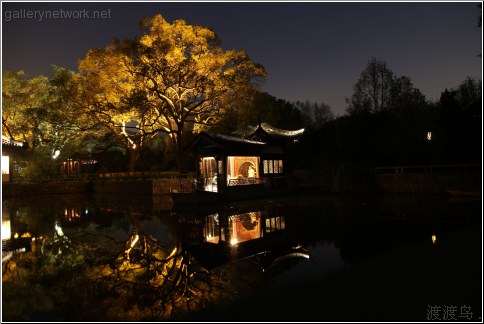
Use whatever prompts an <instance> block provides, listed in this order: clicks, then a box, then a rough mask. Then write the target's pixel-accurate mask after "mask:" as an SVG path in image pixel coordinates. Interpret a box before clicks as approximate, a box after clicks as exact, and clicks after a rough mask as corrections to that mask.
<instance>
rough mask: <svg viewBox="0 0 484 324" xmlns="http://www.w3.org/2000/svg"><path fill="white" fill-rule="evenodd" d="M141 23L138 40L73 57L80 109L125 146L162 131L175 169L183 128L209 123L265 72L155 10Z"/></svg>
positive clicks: (204, 31)
mask: <svg viewBox="0 0 484 324" xmlns="http://www.w3.org/2000/svg"><path fill="white" fill-rule="evenodd" d="M143 28H144V33H143V35H142V36H141V37H140V39H139V40H128V41H124V42H113V43H112V44H111V45H109V46H108V47H106V49H104V50H99V49H98V50H91V51H89V53H88V54H87V56H86V58H85V59H84V60H82V61H81V62H80V65H79V70H80V72H81V74H82V75H83V76H84V77H85V80H86V83H85V86H86V91H87V93H88V94H89V95H88V97H89V98H91V100H90V101H89V108H88V111H89V113H90V114H92V116H96V118H98V119H99V120H100V121H101V122H102V123H104V124H105V125H107V126H109V127H110V129H112V130H115V131H117V133H118V134H122V135H124V137H125V142H126V144H127V146H128V145H131V148H132V149H136V148H138V149H139V146H140V145H141V144H142V143H144V142H146V140H147V139H149V138H151V137H153V136H154V135H156V134H158V133H160V132H163V133H166V134H168V135H170V137H171V138H172V141H173V144H174V145H175V147H176V150H177V159H178V163H179V168H180V169H182V167H183V166H182V161H183V145H184V144H185V143H184V138H185V133H186V132H187V131H194V132H198V131H200V130H201V129H203V128H204V127H205V126H207V125H213V124H216V123H217V122H218V121H219V120H220V117H221V116H222V115H223V114H224V112H225V111H227V110H228V109H230V108H231V107H233V104H234V102H235V101H236V100H238V98H241V97H244V96H246V95H247V93H248V91H249V90H250V89H251V88H252V87H253V86H254V82H255V81H256V80H257V79H258V78H261V77H264V76H265V70H264V68H263V67H262V66H260V65H257V64H255V63H253V62H252V61H251V60H250V59H249V58H248V56H247V55H246V54H245V52H244V51H243V50H239V51H236V50H228V51H224V50H223V49H222V48H221V47H220V46H219V44H218V39H217V37H216V35H215V33H214V32H213V31H212V30H210V29H208V28H205V27H200V26H192V25H188V24H187V23H186V22H185V21H183V20H177V21H175V22H173V23H172V24H170V23H168V22H167V21H166V20H165V19H164V18H163V17H162V16H160V15H157V16H155V17H153V18H151V19H148V20H146V21H144V22H143ZM130 121H134V122H133V124H132V125H130V128H128V127H126V123H128V122H130ZM129 129H131V130H132V133H129V132H128V130H129ZM134 145H136V148H134V147H133V146H134ZM133 158H134V159H135V158H136V156H134V157H133ZM130 169H131V170H132V168H130Z"/></svg>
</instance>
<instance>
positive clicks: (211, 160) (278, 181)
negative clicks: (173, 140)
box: [188, 123, 304, 193]
mask: <svg viewBox="0 0 484 324" xmlns="http://www.w3.org/2000/svg"><path fill="white" fill-rule="evenodd" d="M303 132H304V129H300V130H296V131H287V130H282V129H278V128H275V127H273V126H270V125H268V124H266V123H262V124H260V125H259V126H257V127H253V126H249V127H247V128H246V129H243V130H240V131H237V132H234V133H233V134H232V135H223V134H218V133H208V132H201V133H200V134H199V135H198V136H197V137H196V138H195V139H194V140H193V142H192V143H191V144H190V146H189V147H188V149H189V150H192V151H194V152H195V153H196V157H197V175H198V181H197V190H200V191H211V192H221V193H224V192H230V191H240V190H242V189H241V188H245V189H249V188H283V187H285V178H284V170H285V168H284V163H285V162H284V148H285V146H286V145H287V144H288V143H290V142H294V141H297V139H298V138H299V137H300V136H301V135H302V134H303Z"/></svg>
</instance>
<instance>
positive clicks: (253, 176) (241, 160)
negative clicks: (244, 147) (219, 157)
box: [227, 156, 265, 186]
mask: <svg viewBox="0 0 484 324" xmlns="http://www.w3.org/2000/svg"><path fill="white" fill-rule="evenodd" d="M264 167H265V165H264ZM259 178H260V172H259V157H258V156H229V157H227V185H228V186H238V185H250V184H257V183H260V181H259V180H258V179H259Z"/></svg>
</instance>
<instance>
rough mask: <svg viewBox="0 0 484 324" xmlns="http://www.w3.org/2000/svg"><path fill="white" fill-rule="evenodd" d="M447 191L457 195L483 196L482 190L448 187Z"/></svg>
mask: <svg viewBox="0 0 484 324" xmlns="http://www.w3.org/2000/svg"><path fill="white" fill-rule="evenodd" d="M446 191H447V193H449V194H450V195H452V196H457V197H482V192H481V191H470V190H455V189H446Z"/></svg>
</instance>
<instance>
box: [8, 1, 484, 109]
mask: <svg viewBox="0 0 484 324" xmlns="http://www.w3.org/2000/svg"><path fill="white" fill-rule="evenodd" d="M477 4H478V2H464V3H459V2H433V3H419V2H411V3H403V2H401V3H398V2H397V3H390V2H386V3H378V2H377V3H375V2H372V3H365V2H362V3H354V2H353V3H344V2H336V3H334V2H333V3H325V2H311V3H307V2H306V3H298V2H290V3H284V2H272V3H267V2H266V3H257V2H239V3H230V2H223V3H217V2H215V3H214V2H211V3H203V2H199V3H193V2H190V3H187V2H185V3H176V2H171V3H166V2H158V3H151V2H150V3H146V2H141V3H136V2H130V3H119V2H116V3H114V2H113V3H109V2H104V3H93V2H85V3H83V2H80V3H63V2H57V3H13V2H2V68H3V69H8V70H24V71H25V72H26V73H27V74H28V75H29V76H33V75H36V74H49V71H50V66H51V64H55V65H59V66H63V67H67V68H69V69H72V70H77V62H78V60H79V59H81V58H83V57H84V56H85V54H86V52H87V51H88V50H89V49H90V48H94V47H105V46H106V45H107V44H108V43H109V42H110V40H111V39H112V38H113V37H116V38H120V39H122V38H125V37H129V38H132V37H135V36H137V35H139V33H140V30H139V27H138V26H139V24H138V23H139V21H140V20H141V19H143V18H147V17H151V16H153V15H155V14H158V13H159V14H161V15H162V16H164V17H165V19H167V20H168V21H169V22H172V21H173V20H176V19H184V20H186V21H187V22H188V23H189V24H197V25H202V26H206V27H211V28H212V29H213V30H214V31H215V32H216V33H217V35H218V36H219V38H220V39H221V40H222V47H223V48H224V49H240V48H243V49H245V50H246V52H247V53H248V55H249V56H250V57H251V59H252V60H253V61H255V62H257V63H260V64H262V65H264V66H265V68H266V70H267V72H268V77H267V80H266V82H265V83H264V86H263V90H265V91H267V92H269V93H270V94H271V95H273V96H275V97H277V98H282V99H286V100H289V101H296V100H306V99H307V100H310V101H317V102H325V103H327V104H329V105H330V106H331V108H332V110H333V112H334V113H335V114H336V115H342V114H344V109H345V97H350V96H351V95H352V93H353V90H352V87H353V84H354V83H355V82H356V80H357V79H358V77H359V75H360V73H361V71H362V70H363V69H364V68H365V65H366V63H367V62H368V60H369V59H370V58H371V57H376V58H377V59H383V60H385V61H386V62H387V65H388V67H389V68H390V69H392V70H393V72H394V73H395V74H396V75H397V76H401V75H406V76H408V77H410V79H411V80H412V81H413V84H414V86H415V87H416V88H419V89H420V90H421V91H422V92H423V93H424V94H425V95H426V96H427V98H428V99H431V100H436V99H438V98H439V96H440V92H441V91H443V90H444V89H445V88H456V87H457V86H458V85H459V84H460V83H461V82H462V81H463V80H464V79H465V78H466V77H467V76H472V77H476V78H478V79H482V58H481V57H479V56H478V55H479V54H480V53H482V41H481V39H482V28H478V27H477V24H478V20H479V15H480V9H479V8H478V7H477ZM20 9H25V10H60V9H63V10H110V16H111V18H106V19H73V18H71V19H48V20H43V21H40V22H39V21H38V19H13V18H12V19H10V21H7V20H8V19H7V16H6V15H12V14H13V12H12V11H13V10H20Z"/></svg>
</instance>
